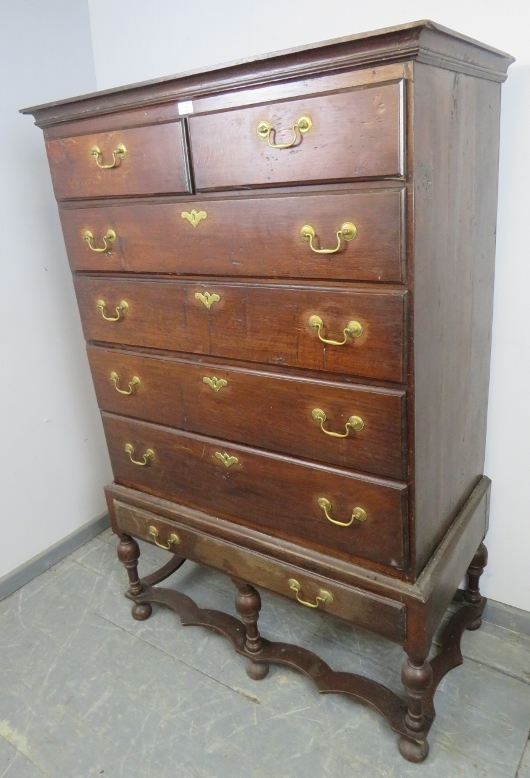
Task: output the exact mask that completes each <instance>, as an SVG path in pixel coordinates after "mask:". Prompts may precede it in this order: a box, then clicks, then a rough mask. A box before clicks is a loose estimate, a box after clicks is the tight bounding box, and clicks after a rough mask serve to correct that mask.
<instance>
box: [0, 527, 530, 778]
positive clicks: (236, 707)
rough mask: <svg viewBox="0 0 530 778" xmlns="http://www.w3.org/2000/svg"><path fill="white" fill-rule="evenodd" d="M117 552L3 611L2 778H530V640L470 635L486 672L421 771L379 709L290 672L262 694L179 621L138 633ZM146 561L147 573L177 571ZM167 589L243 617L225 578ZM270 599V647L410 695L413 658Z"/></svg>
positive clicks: (92, 552)
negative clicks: (306, 654)
mask: <svg viewBox="0 0 530 778" xmlns="http://www.w3.org/2000/svg"><path fill="white" fill-rule="evenodd" d="M116 544H117V538H116V537H115V536H114V535H113V533H112V532H111V531H110V530H106V531H105V532H104V533H102V535H100V536H99V538H96V539H95V540H93V541H91V542H90V543H87V544H86V545H85V546H83V547H82V548H80V549H78V550H77V551H76V552H74V554H73V555H72V556H71V557H70V558H68V559H67V560H64V561H63V562H61V563H60V564H59V565H56V566H55V567H54V568H52V569H50V570H48V571H47V572H46V573H44V574H43V575H42V576H40V577H39V578H38V579H35V580H34V581H32V582H31V584H28V586H27V587H24V588H23V589H21V590H20V591H19V592H17V593H15V594H14V595H12V596H11V597H10V598H7V599H6V600H5V601H4V602H3V603H0V654H1V657H2V662H0V689H1V693H0V778H4V776H7V778H42V777H43V776H45V777H46V778H52V777H53V778H88V777H89V776H104V778H174V776H175V775H179V778H225V776H226V778H228V776H230V778H239V777H240V776H245V778H258V777H259V778H302V777H303V778H356V777H357V776H358V777H359V778H410V777H411V776H412V777H413V778H415V777H416V776H417V778H424V776H425V778H486V776H487V778H506V777H507V776H509V778H514V776H515V773H516V770H517V766H518V765H519V762H520V766H519V773H518V776H519V778H530V754H525V756H524V757H523V750H524V747H525V744H526V742H527V741H526V738H527V736H528V729H529V728H530V686H529V685H528V675H527V673H528V648H529V647H530V643H529V642H528V641H529V640H530V639H528V638H520V636H518V635H515V633H510V632H509V631H508V630H503V629H500V628H495V627H494V626H493V625H491V624H485V625H484V626H483V628H482V629H481V630H479V631H478V632H475V633H466V636H465V638H464V641H463V642H464V651H465V653H466V654H467V655H468V656H469V657H473V659H474V660H475V661H472V660H471V659H468V660H467V661H465V662H464V665H463V666H462V667H460V668H458V669H456V670H454V671H452V673H450V674H449V675H448V676H447V677H446V678H445V679H444V681H443V682H442V684H441V687H440V690H439V692H438V694H437V698H436V703H437V711H438V717H437V719H436V721H435V723H434V725H433V728H432V730H431V733H430V737H429V740H430V743H431V753H430V755H429V759H428V761H427V762H426V763H424V764H422V765H412V764H410V763H407V762H405V761H404V760H403V759H402V757H401V756H400V755H399V753H398V751H397V736H396V735H395V734H394V733H393V732H391V730H390V729H389V728H388V727H387V726H386V724H385V722H384V721H383V720H382V719H381V718H380V716H378V715H377V714H376V713H375V712H374V711H372V710H371V709H370V708H369V707H368V706H366V705H363V704H362V703H359V702H357V701H355V700H352V699H351V698H348V697H347V696H345V695H319V694H318V692H317V690H316V688H315V687H314V685H313V683H312V682H311V681H310V680H309V679H308V678H307V677H305V676H304V675H303V674H301V673H297V672H295V671H293V670H292V669H290V668H286V667H282V666H279V665H275V666H271V669H270V673H269V675H268V676H267V677H266V678H265V679H264V680H262V681H259V682H255V681H252V680H251V679H249V678H248V676H247V675H246V673H245V659H244V658H242V657H239V656H237V655H236V654H235V653H234V651H233V649H232V647H231V645H230V644H229V643H228V641H227V640H226V639H225V638H223V637H221V636H219V635H218V634H217V633H214V632H213V631H211V630H207V629H204V628H200V627H182V625H181V624H180V620H179V618H178V617H177V616H176V615H175V614H173V613H172V612H170V611H169V610H167V609H165V608H162V607H159V606H156V605H155V606H154V608H153V616H152V617H151V618H150V619H148V620H147V621H145V622H136V621H134V619H132V617H131V612H130V609H131V603H130V601H128V600H126V599H125V598H124V596H123V594H124V591H125V589H126V587H127V578H126V574H125V570H124V569H123V567H122V565H121V564H120V563H119V562H118V560H117V558H116ZM141 551H142V556H141V567H142V572H143V574H145V573H148V572H151V571H152V570H154V569H156V568H157V567H159V566H160V565H162V564H164V562H165V561H166V560H167V558H168V555H167V554H166V553H164V552H163V551H161V550H159V549H156V548H154V547H153V546H151V545H150V544H144V543H142V544H141ZM164 585H167V586H169V587H174V588H176V589H178V590H180V591H183V592H185V593H186V594H188V595H189V596H191V597H192V598H193V599H194V600H195V601H196V602H197V604H198V605H199V606H200V607H203V608H214V609H218V610H221V611H225V612H228V613H232V614H234V615H235V607H234V596H235V587H234V585H233V583H232V582H231V581H230V579H229V578H228V577H227V576H223V575H221V574H220V573H218V572H216V571H212V570H209V569H207V568H203V567H200V566H198V565H195V564H193V563H186V564H185V565H184V566H183V567H182V568H181V569H180V570H179V571H177V572H176V573H175V574H174V575H173V576H172V577H171V578H170V579H168V581H167V583H165V584H164ZM262 599H263V610H262V614H261V617H260V627H261V630H262V632H263V634H264V635H265V636H267V637H270V638H272V639H278V640H282V641H284V642H293V643H296V644H298V645H302V646H304V647H306V648H309V649H310V650H312V651H314V652H315V653H316V654H318V655H319V656H321V657H322V658H323V659H324V660H325V661H327V662H328V664H330V666H331V667H332V668H333V669H336V670H345V671H350V672H359V673H362V674H365V675H368V676H370V677H372V678H374V679H376V680H378V681H380V682H382V683H384V684H385V685H387V686H389V687H390V688H392V689H395V690H396V691H397V692H398V693H399V692H401V683H400V678H399V673H400V665H401V661H402V657H403V652H402V649H401V648H400V647H399V646H395V645H394V644H392V643H390V642H388V641H385V640H383V639H381V638H378V637H376V636H372V635H370V633H368V632H367V631H365V630H359V629H357V628H354V627H351V626H349V625H347V624H344V623H342V622H339V621H338V620H335V619H333V618H331V617H328V616H326V615H325V614H323V613H319V612H317V613H315V612H313V611H309V610H308V609H304V608H301V607H300V606H298V605H297V604H296V603H294V602H292V601H290V600H289V599H286V598H281V597H277V596H275V595H272V594H269V593H263V597H262ZM521 759H522V760H521ZM2 760H3V761H2ZM2 771H3V772H2ZM6 771H7V772H6Z"/></svg>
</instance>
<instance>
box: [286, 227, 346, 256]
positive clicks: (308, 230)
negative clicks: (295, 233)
mask: <svg viewBox="0 0 530 778" xmlns="http://www.w3.org/2000/svg"><path fill="white" fill-rule="evenodd" d="M356 235H357V227H356V226H355V224H353V223H352V222H344V224H343V225H342V227H341V228H340V230H339V231H338V232H337V247H336V248H334V249H316V248H315V247H314V246H313V240H314V239H315V230H314V228H313V227H311V225H310V224H304V226H303V227H302V229H301V230H300V237H301V238H302V240H304V241H305V242H306V243H309V245H310V246H311V250H312V251H314V252H315V254H336V253H337V251H339V249H340V241H341V238H344V240H348V241H349V240H353V239H354V238H355V236H356Z"/></svg>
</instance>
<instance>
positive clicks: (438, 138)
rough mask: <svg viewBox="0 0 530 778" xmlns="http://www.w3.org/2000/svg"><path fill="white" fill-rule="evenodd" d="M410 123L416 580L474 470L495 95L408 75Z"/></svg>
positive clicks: (484, 398)
mask: <svg viewBox="0 0 530 778" xmlns="http://www.w3.org/2000/svg"><path fill="white" fill-rule="evenodd" d="M433 94H436V95H437V98H436V100H434V101H433V100H432V99H430V98H431V96H432V95H433ZM414 112H415V123H414V158H415V160H416V162H415V168H414V170H415V172H414V184H413V186H414V238H413V240H414V245H413V251H414V327H413V332H414V345H413V348H412V349H411V350H410V357H411V360H413V362H414V374H413V375H414V394H413V396H414V411H413V416H414V424H415V433H414V434H415V440H414V452H415V457H414V461H411V472H415V503H414V504H415V509H414V513H415V522H414V524H415V540H414V541H413V549H414V551H415V557H416V559H415V569H416V571H417V572H419V571H420V570H421V569H422V568H423V567H424V565H425V563H426V562H427V560H428V558H429V557H430V555H431V554H432V552H433V550H434V549H435V547H436V546H437V545H438V543H439V542H440V540H441V539H442V537H443V535H444V533H445V531H446V530H447V528H448V527H449V526H450V524H451V522H452V521H453V520H454V518H455V516H456V515H457V513H458V511H459V510H460V509H461V507H462V505H463V503H464V501H465V500H466V498H467V496H468V495H469V493H470V492H471V490H472V489H473V487H474V485H475V484H476V482H477V480H478V479H479V478H480V476H481V475H482V472H483V468H484V455H485V446H486V415H487V404H488V385H489V356H490V349H491V322H492V307H493V272H494V258H495V233H496V209H497V176H498V138H499V122H500V85H499V84H495V83H492V82H491V81H485V80H483V79H477V78H472V77H470V76H466V75H462V74H458V73H451V72H450V71H446V70H440V69H437V68H433V67H428V66H426V65H416V66H415V71H414ZM433 289H435V290H436V305H433Z"/></svg>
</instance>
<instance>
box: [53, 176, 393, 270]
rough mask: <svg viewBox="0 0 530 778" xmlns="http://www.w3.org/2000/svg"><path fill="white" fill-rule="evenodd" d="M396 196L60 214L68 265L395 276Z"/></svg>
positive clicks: (100, 209)
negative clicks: (309, 238) (308, 236)
mask: <svg viewBox="0 0 530 778" xmlns="http://www.w3.org/2000/svg"><path fill="white" fill-rule="evenodd" d="M402 202H403V192H402V191H395V190H391V191H389V190H379V191H377V192H376V191H374V192H368V193H367V192H357V193H351V192H349V193H341V194H312V195H304V196H290V197H286V196H276V197H259V198H258V197H245V198H235V199H222V200H200V201H196V200H190V201H187V202H186V201H182V200H180V201H178V202H170V203H167V202H166V203H157V202H156V201H151V202H150V203H141V204H140V203H132V204H128V205H112V204H108V203H107V204H105V205H104V206H100V207H97V208H75V209H72V208H68V209H64V208H63V209H62V210H61V221H62V225H63V232H64V238H65V242H66V248H67V250H68V257H69V259H70V264H71V266H72V269H73V270H91V271H113V272H116V271H128V272H140V273H147V272H149V273H177V274H179V275H185V274H193V275H210V276H211V275H224V276H260V277H271V276H272V277H282V276H283V277H290V278H327V279H330V280H333V279H337V280H340V279H346V280H359V281H382V282H387V283H388V282H396V283H399V282H400V281H402V280H403V270H402V268H403V232H402V218H403V214H402ZM344 224H350V225H353V228H350V232H348V228H346V230H345V231H344V233H345V235H346V238H345V237H344V236H343V225H344ZM306 225H309V227H311V228H312V229H313V230H314V232H315V237H314V238H313V239H312V246H313V248H312V247H311V245H310V243H309V242H308V241H307V240H305V239H303V238H302V235H301V233H303V234H304V235H305V234H306V233H305V232H304V231H303V228H304V227H305V226H306ZM339 233H340V234H339ZM352 236H353V237H352ZM336 248H338V251H336V252H335V253H333V254H321V253H317V252H319V251H321V250H322V249H325V250H328V249H336Z"/></svg>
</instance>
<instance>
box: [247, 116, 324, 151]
mask: <svg viewBox="0 0 530 778" xmlns="http://www.w3.org/2000/svg"><path fill="white" fill-rule="evenodd" d="M312 126H313V122H312V121H311V119H310V118H309V116H301V117H300V118H299V119H298V121H297V122H296V124H293V139H292V141H291V142H290V143H271V132H272V133H274V135H276V130H274V129H273V128H272V127H271V125H270V122H268V121H266V120H265V119H264V120H263V121H261V122H260V123H259V124H258V126H257V128H256V132H257V133H258V138H261V139H262V140H266V141H267V143H268V144H269V146H270V147H271V148H273V149H290V148H291V146H294V144H295V143H296V131H297V130H298V132H299V133H300V137H301V136H302V135H306V134H307V133H308V132H309V130H310V129H311V127H312Z"/></svg>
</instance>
